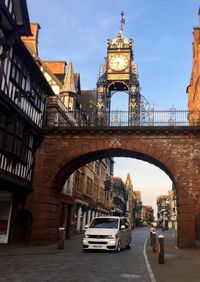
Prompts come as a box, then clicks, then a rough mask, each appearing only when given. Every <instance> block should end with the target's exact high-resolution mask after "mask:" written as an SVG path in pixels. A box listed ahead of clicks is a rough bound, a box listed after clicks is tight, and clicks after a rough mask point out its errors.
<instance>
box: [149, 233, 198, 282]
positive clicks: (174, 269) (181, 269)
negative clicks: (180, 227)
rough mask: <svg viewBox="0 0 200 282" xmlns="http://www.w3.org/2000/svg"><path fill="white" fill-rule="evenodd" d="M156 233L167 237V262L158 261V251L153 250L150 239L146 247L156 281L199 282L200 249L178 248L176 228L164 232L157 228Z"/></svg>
mask: <svg viewBox="0 0 200 282" xmlns="http://www.w3.org/2000/svg"><path fill="white" fill-rule="evenodd" d="M156 233H157V236H158V235H160V234H162V235H164V237H165V263H164V264H159V263H158V253H157V252H156V253H154V252H152V246H150V240H148V242H147V247H146V253H147V257H148V260H149V263H150V265H151V268H152V271H153V273H154V276H155V279H156V282H173V281H174V282H199V281H200V249H178V248H177V247H176V243H177V240H176V232H175V230H167V231H165V232H164V233H163V232H162V231H161V230H157V232H156Z"/></svg>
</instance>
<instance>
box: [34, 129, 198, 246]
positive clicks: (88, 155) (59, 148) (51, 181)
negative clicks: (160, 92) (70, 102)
mask: <svg viewBox="0 0 200 282" xmlns="http://www.w3.org/2000/svg"><path fill="white" fill-rule="evenodd" d="M194 147H195V148H196V151H198V152H199V150H200V140H199V139H198V138H197V137H196V135H191V134H190V135H186V134H185V133H183V134H182V133H181V134H177V133H170V134H169V133H165V132H162V134H160V133H159V134H158V133H151V132H148V133H146V132H142V133H141V132H138V133H134V134H133V133H127V132H120V133H118V134H114V136H113V135H112V134H111V132H92V134H91V133H90V132H89V133H85V134H84V135H80V134H76V133H74V134H68V135H66V134H61V135H59V134H58V132H56V133H55V134H54V133H53V134H49V135H47V136H46V138H45V140H44V142H43V144H42V146H41V147H40V148H39V150H38V152H37V155H36V167H35V174H34V192H33V195H32V197H33V201H34V207H33V215H34V219H36V220H34V222H35V224H34V228H33V239H34V240H36V241H37V240H38V239H39V240H41V237H43V238H45V240H49V241H55V239H56V234H57V227H58V226H57V225H56V224H55V226H49V227H48V228H46V227H45V228H44V226H46V222H47V221H48V218H52V219H54V221H55V222H59V220H58V214H59V208H58V202H59V191H60V190H61V188H62V187H63V185H64V182H65V180H66V179H67V178H68V177H69V175H70V174H71V173H72V172H73V171H75V170H76V169H78V168H79V167H81V166H83V165H84V164H86V163H88V162H90V161H94V160H96V159H100V158H104V157H106V156H107V157H108V156H110V157H117V156H122V157H132V158H137V159H141V160H144V161H147V162H149V163H152V164H154V165H156V166H157V167H159V168H160V169H162V170H163V171H165V173H167V175H168V176H169V177H170V178H171V180H172V181H173V183H174V185H175V187H176V191H177V210H178V242H177V244H178V246H179V247H181V248H183V247H192V246H195V215H196V214H198V213H199V212H200V208H199V206H200V205H199V195H200V191H199V189H200V188H199V187H200V179H199V177H198V175H199V167H200V166H199V163H200V159H199V157H198V154H194ZM41 202H42V203H43V210H41V209H40V203H41ZM44 211H45V212H44ZM37 219H38V220H37ZM38 230H39V232H38Z"/></svg>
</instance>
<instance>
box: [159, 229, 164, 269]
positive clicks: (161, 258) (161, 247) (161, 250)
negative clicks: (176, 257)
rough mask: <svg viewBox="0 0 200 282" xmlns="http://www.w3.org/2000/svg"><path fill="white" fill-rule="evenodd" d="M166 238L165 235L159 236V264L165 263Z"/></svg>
mask: <svg viewBox="0 0 200 282" xmlns="http://www.w3.org/2000/svg"><path fill="white" fill-rule="evenodd" d="M164 239H165V237H164V236H163V235H159V236H158V247H159V248H158V262H159V264H163V263H165V258H164V253H165V252H164V251H165V249H164Z"/></svg>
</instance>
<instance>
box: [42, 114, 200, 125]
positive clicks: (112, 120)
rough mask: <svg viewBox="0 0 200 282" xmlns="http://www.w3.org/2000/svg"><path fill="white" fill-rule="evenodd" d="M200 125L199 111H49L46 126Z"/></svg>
mask: <svg viewBox="0 0 200 282" xmlns="http://www.w3.org/2000/svg"><path fill="white" fill-rule="evenodd" d="M123 126H126V127H132V126H153V127H154V126H171V127H173V126H200V111H193V112H188V111H185V110H183V111H179V110H173V111H170V110H169V111H154V110H145V111H141V110H140V111H138V112H137V111H134V112H128V111H110V112H106V111H102V112H99V111H98V112H92V111H91V112H84V113H83V112H80V111H79V112H71V111H70V112H63V113H62V114H61V113H60V112H49V113H48V114H47V127H123Z"/></svg>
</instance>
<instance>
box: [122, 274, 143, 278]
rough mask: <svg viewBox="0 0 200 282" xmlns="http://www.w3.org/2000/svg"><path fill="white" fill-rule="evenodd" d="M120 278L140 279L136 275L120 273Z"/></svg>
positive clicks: (139, 276)
mask: <svg viewBox="0 0 200 282" xmlns="http://www.w3.org/2000/svg"><path fill="white" fill-rule="evenodd" d="M120 277H122V278H136V279H138V278H141V275H138V274H129V273H122V274H120Z"/></svg>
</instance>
